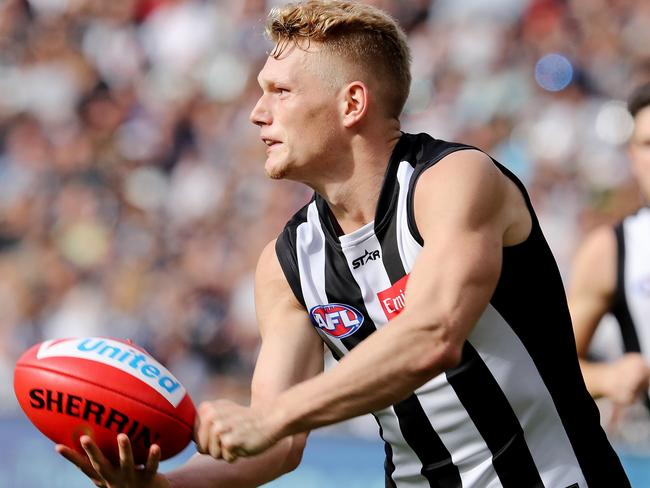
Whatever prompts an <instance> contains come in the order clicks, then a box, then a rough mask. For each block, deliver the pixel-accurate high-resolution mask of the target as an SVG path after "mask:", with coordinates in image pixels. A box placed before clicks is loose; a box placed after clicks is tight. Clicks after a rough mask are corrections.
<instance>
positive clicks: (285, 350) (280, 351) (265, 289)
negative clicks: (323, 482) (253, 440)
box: [167, 241, 323, 488]
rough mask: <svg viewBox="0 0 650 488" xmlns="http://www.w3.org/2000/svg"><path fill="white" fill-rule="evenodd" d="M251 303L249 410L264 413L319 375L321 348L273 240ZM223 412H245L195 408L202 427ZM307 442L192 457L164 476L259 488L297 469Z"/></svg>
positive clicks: (186, 482) (301, 437) (178, 483)
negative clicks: (232, 456)
mask: <svg viewBox="0 0 650 488" xmlns="http://www.w3.org/2000/svg"><path fill="white" fill-rule="evenodd" d="M255 303H256V311H257V316H258V322H259V325H260V333H261V336H262V346H261V349H260V353H259V357H258V359H257V363H256V367H255V373H254V375H253V381H252V395H251V407H252V408H254V409H258V410H260V411H264V410H265V409H267V408H268V406H269V404H270V402H272V401H273V400H274V399H275V398H276V397H277V396H278V395H279V394H280V393H281V392H282V391H284V390H286V389H287V388H289V387H290V386H292V385H294V384H296V383H299V382H301V381H304V380H306V379H308V378H310V377H312V376H314V375H316V374H317V373H319V372H321V371H322V370H323V343H322V341H321V339H320V337H319V336H318V334H317V333H316V331H315V330H314V328H313V326H312V325H311V323H310V322H309V319H308V317H307V314H306V313H305V310H304V308H302V306H301V305H300V304H299V303H298V301H297V300H296V298H295V296H294V295H293V292H292V291H291V289H290V288H289V285H288V283H287V281H286V279H285V277H284V275H283V272H282V270H281V268H280V265H279V263H278V260H277V257H276V254H275V241H274V242H271V243H270V244H269V245H267V247H266V248H265V249H264V251H263V252H262V255H261V257H260V260H259V264H258V268H257V272H256V278H255ZM224 409H231V410H234V411H235V412H237V411H239V410H240V409H241V410H248V409H247V408H245V407H241V406H238V405H234V404H232V403H230V402H221V401H217V402H207V403H204V404H202V405H201V406H200V407H199V411H200V413H201V420H202V422H208V421H209V419H210V418H211V413H212V412H215V413H219V412H222V411H223V410H224ZM205 433H207V434H209V433H210V432H209V430H204V431H202V430H201V428H199V429H198V431H197V435H198V436H201V435H204V434H205ZM213 437H215V436H213ZM306 438H307V434H306V433H298V434H295V435H293V436H289V437H285V438H283V439H281V440H280V441H279V442H278V443H276V444H275V445H274V446H273V447H271V448H270V449H269V450H267V451H265V452H264V453H262V454H260V455H258V456H255V457H250V458H247V459H241V460H239V461H237V463H234V464H227V463H225V462H223V461H219V460H215V459H214V458H212V457H210V456H206V455H198V454H197V455H196V456H195V457H194V458H192V459H190V461H189V462H188V463H187V464H186V465H184V466H183V467H182V468H180V469H178V470H176V471H174V472H171V473H168V474H167V477H168V478H169V479H170V481H171V482H172V486H173V487H192V488H194V487H197V488H198V487H204V486H205V487H216V486H219V487H221V486H227V487H249V486H250V487H255V486H259V485H260V484H262V483H265V482H268V481H270V480H272V479H275V478H277V477H278V476H281V475H282V474H284V473H286V472H288V471H291V470H292V469H294V468H295V467H296V466H297V465H298V464H299V462H300V459H301V456H302V451H303V448H304V445H305V441H306ZM211 440H212V441H214V438H213V439H211ZM209 442H210V441H208V443H209Z"/></svg>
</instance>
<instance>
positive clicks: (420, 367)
mask: <svg viewBox="0 0 650 488" xmlns="http://www.w3.org/2000/svg"><path fill="white" fill-rule="evenodd" d="M416 188H417V189H416V192H415V214H416V220H417V223H418V227H419V229H420V233H421V234H422V236H423V239H424V247H423V250H422V251H421V253H420V254H419V256H418V258H417V261H416V263H415V266H414V267H413V269H412V272H411V276H410V278H409V283H408V287H407V290H406V304H407V305H406V307H405V309H404V310H403V312H402V313H401V314H400V315H399V316H397V317H396V318H394V319H393V320H392V321H391V322H390V323H389V324H387V325H386V326H384V327H382V328H381V329H379V330H378V331H377V332H375V333H373V334H372V335H371V336H370V337H368V338H367V339H365V340H364V341H363V342H362V343H361V344H359V345H358V346H357V347H356V348H355V349H354V350H352V351H351V352H350V353H349V354H348V355H346V356H345V357H344V358H343V359H342V360H341V361H340V362H339V364H338V365H337V366H336V367H334V368H332V369H331V370H329V371H327V372H326V373H324V374H322V375H319V376H318V377H316V378H313V379H311V380H308V381H306V382H304V383H301V384H300V385H297V386H295V387H293V388H291V389H289V390H287V391H286V392H284V393H283V394H281V395H280V396H279V397H278V399H277V401H276V402H275V407H274V409H273V410H272V414H271V418H269V419H268V420H267V421H268V423H269V425H270V426H271V427H270V429H271V431H273V430H274V429H276V430H277V432H279V433H280V435H284V434H287V433H292V432H299V431H301V430H305V429H311V428H314V427H317V426H320V425H325V424H330V423H334V422H337V421H341V420H344V419H346V418H349V417H353V416H356V415H359V414H363V413H367V412H370V411H374V410H378V409H382V408H385V407H387V406H389V405H391V404H394V403H396V402H398V401H400V400H403V399H404V398H406V397H407V396H408V395H410V394H411V393H412V392H413V391H414V390H415V389H417V388H418V387H419V386H421V385H422V384H424V383H425V382H427V381H428V380H429V379H431V378H433V377H434V376H436V375H438V374H439V373H441V372H443V371H444V370H446V369H448V368H450V367H453V366H456V365H457V364H458V363H459V361H460V358H461V352H462V347H463V343H464V341H465V339H466V337H467V336H468V334H469V333H470V331H471V330H472V328H473V326H474V324H475V323H476V321H477V320H478V318H479V317H480V315H481V313H482V312H483V310H484V309H485V307H486V306H487V304H488V302H489V300H490V297H491V296H492V294H493V292H494V289H495V286H496V284H497V281H498V278H499V274H500V270H501V256H502V247H503V245H504V244H508V243H511V242H512V243H516V242H513V241H518V242H521V241H523V240H524V239H525V238H526V237H527V235H528V233H529V232H530V222H531V221H530V214H529V212H528V210H527V208H526V205H525V202H524V199H523V197H522V195H521V193H520V192H519V190H517V189H516V187H515V185H514V184H512V183H511V182H510V181H509V180H507V178H506V177H505V176H504V175H503V174H502V173H501V172H500V171H499V170H498V169H497V168H496V167H495V166H494V164H493V163H492V162H491V161H490V160H489V158H487V157H486V156H485V155H483V154H482V153H478V152H477V151H469V150H468V151H461V152H457V153H453V154H452V155H450V156H447V157H445V158H444V159H443V160H442V161H441V162H439V163H438V164H436V165H435V166H433V167H432V168H430V169H428V170H427V171H426V172H425V173H424V174H423V175H422V176H421V177H420V180H419V182H418V184H417V187H416Z"/></svg>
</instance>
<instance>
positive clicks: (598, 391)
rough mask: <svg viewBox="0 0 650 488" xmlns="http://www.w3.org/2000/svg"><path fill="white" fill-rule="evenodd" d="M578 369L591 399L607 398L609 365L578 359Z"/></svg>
mask: <svg viewBox="0 0 650 488" xmlns="http://www.w3.org/2000/svg"><path fill="white" fill-rule="evenodd" d="M580 369H581V370H582V376H583V378H584V380H585V384H586V385H587V390H588V391H589V394H590V395H591V396H592V397H593V398H600V397H603V396H609V394H610V389H609V382H610V376H611V369H612V365H611V364H609V363H605V362H594V361H589V360H587V359H585V358H580Z"/></svg>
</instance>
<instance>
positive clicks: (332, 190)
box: [315, 129, 401, 234]
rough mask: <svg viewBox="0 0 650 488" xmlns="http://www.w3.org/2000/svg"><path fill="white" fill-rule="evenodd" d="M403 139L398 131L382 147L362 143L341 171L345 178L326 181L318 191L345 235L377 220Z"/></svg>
mask: <svg viewBox="0 0 650 488" xmlns="http://www.w3.org/2000/svg"><path fill="white" fill-rule="evenodd" d="M400 136H401V133H400V132H399V129H398V130H397V131H395V132H394V133H391V135H390V136H389V137H386V138H384V139H383V140H382V141H381V142H379V143H377V142H376V140H375V141H373V142H372V143H369V140H367V139H364V140H361V141H358V142H357V143H356V147H354V151H352V152H351V154H350V156H349V160H348V161H345V162H343V163H342V164H343V165H344V167H343V168H341V169H340V171H337V173H338V174H339V175H340V174H345V177H344V178H332V179H323V181H321V182H320V184H319V185H318V186H317V187H316V188H315V189H316V191H317V192H318V193H319V194H320V195H321V196H322V197H323V198H324V199H325V200H326V201H327V202H328V204H329V207H330V209H331V211H332V214H333V216H334V218H336V220H337V222H338V224H339V226H340V227H341V230H342V231H343V232H344V233H345V234H349V233H350V232H353V231H355V230H356V229H358V228H360V227H362V226H364V225H366V224H367V223H369V222H372V221H373V220H374V218H375V213H376V210H377V201H378V200H379V193H380V192H381V188H382V184H383V181H384V176H385V174H386V167H387V165H388V162H389V160H390V157H391V154H392V152H393V149H394V148H395V145H396V144H397V142H398V140H399V137H400Z"/></svg>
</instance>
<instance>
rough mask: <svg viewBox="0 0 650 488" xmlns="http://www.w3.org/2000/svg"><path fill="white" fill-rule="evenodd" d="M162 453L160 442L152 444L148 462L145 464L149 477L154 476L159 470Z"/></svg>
mask: <svg viewBox="0 0 650 488" xmlns="http://www.w3.org/2000/svg"><path fill="white" fill-rule="evenodd" d="M160 454H161V451H160V446H159V445H158V444H152V445H151V447H150V448H149V457H148V458H147V464H145V466H144V474H145V476H146V477H147V479H151V478H153V477H154V476H155V475H156V473H157V472H158V465H159V464H160Z"/></svg>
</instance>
